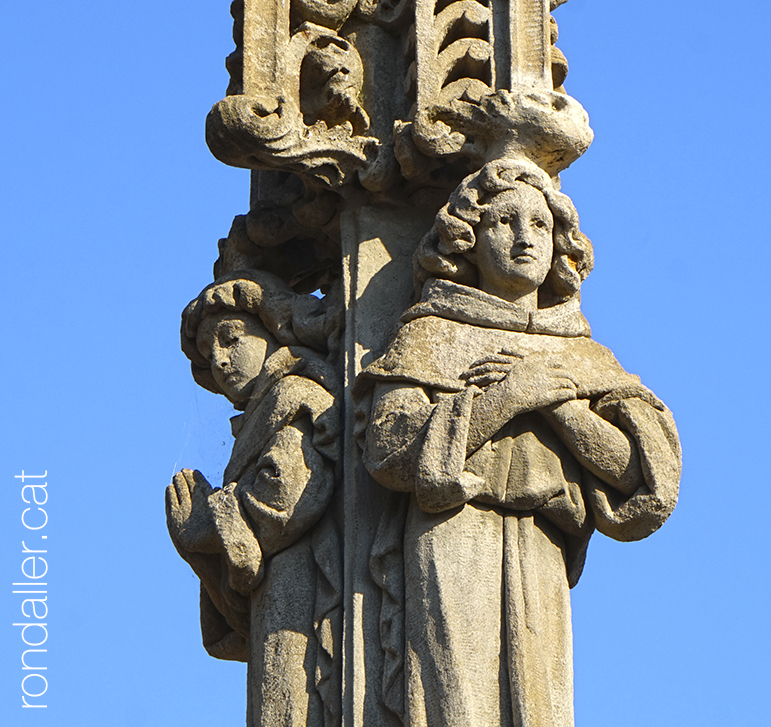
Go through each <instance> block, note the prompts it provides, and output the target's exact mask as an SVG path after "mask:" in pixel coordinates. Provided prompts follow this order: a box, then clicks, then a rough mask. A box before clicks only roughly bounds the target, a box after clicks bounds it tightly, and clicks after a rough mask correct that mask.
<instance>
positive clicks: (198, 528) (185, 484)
mask: <svg viewBox="0 0 771 727" xmlns="http://www.w3.org/2000/svg"><path fill="white" fill-rule="evenodd" d="M212 492H213V490H212V486H211V485H210V484H209V483H208V482H207V480H206V478H205V477H204V476H203V475H202V474H201V473H200V472H199V471H198V470H188V469H184V470H182V471H181V472H177V474H175V475H174V478H173V480H172V483H171V484H170V485H169V486H168V487H167V488H166V522H167V524H168V527H169V533H170V534H171V537H172V539H173V540H174V542H175V543H176V544H177V545H178V546H179V547H181V548H182V549H183V550H187V551H191V552H196V553H211V552H215V550H216V530H215V526H214V518H213V517H212V512H211V508H210V506H209V496H210V495H211V494H212Z"/></svg>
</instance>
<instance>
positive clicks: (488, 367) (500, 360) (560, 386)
mask: <svg viewBox="0 0 771 727" xmlns="http://www.w3.org/2000/svg"><path fill="white" fill-rule="evenodd" d="M460 378H461V379H463V380H464V381H465V382H466V385H467V386H476V387H478V388H480V389H483V390H486V389H488V387H491V386H493V385H495V386H496V388H500V389H502V391H501V393H505V394H506V396H507V398H508V397H511V400H512V403H514V404H516V405H517V407H518V408H519V409H520V410H521V411H533V410H535V409H542V408H544V407H547V406H551V405H553V404H560V403H562V402H565V401H570V400H572V399H575V398H576V395H577V386H578V385H577V382H576V380H575V379H574V378H573V377H572V376H571V375H570V372H569V371H568V369H567V367H566V366H565V365H564V364H563V363H562V362H560V361H559V360H557V359H556V357H555V356H553V355H552V354H548V353H529V354H526V355H523V354H520V353H517V352H514V351H510V350H507V349H502V350H501V351H500V353H497V354H492V355H489V356H485V357H484V358H481V359H479V360H478V361H475V362H474V363H473V364H471V366H470V367H469V369H468V371H466V372H464V373H463V374H461V377H460Z"/></svg>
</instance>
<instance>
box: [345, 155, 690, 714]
mask: <svg viewBox="0 0 771 727" xmlns="http://www.w3.org/2000/svg"><path fill="white" fill-rule="evenodd" d="M416 260H417V270H418V279H419V280H420V279H422V278H426V276H427V275H431V276H432V277H428V278H426V280H425V282H424V283H423V286H422V296H421V299H420V302H419V303H417V304H416V305H414V306H413V307H411V308H409V309H408V310H407V311H406V312H405V313H404V315H403V316H402V318H401V320H402V322H403V323H404V326H403V327H402V328H401V329H400V330H399V332H398V334H397V336H396V338H395V340H394V341H393V343H392V344H391V345H390V346H389V348H388V350H387V352H386V354H385V355H384V356H383V357H382V358H380V359H378V360H377V361H375V362H374V363H373V364H371V365H370V366H369V367H367V368H366V369H365V370H364V372H363V374H362V375H360V377H359V388H360V389H366V388H369V387H374V396H373V402H374V403H373V408H372V415H371V420H370V422H369V425H368V427H367V429H366V436H365V444H364V462H365V464H366V467H367V469H368V470H369V472H370V473H371V474H372V476H373V477H374V478H375V480H376V481H377V482H379V483H380V484H382V485H383V486H384V487H387V488H389V489H391V490H394V491H396V492H406V493H410V496H409V502H408V503H405V506H404V507H405V510H406V515H405V520H404V524H403V529H402V528H398V527H394V523H393V522H387V523H385V524H384V527H383V532H382V537H381V539H380V542H379V543H378V546H379V548H381V549H383V548H385V549H386V550H387V551H388V552H394V551H398V550H401V551H402V553H403V562H402V563H401V564H400V563H398V562H396V561H394V559H393V558H391V559H390V563H389V565H388V566H385V567H390V568H394V569H396V568H399V567H400V566H402V567H403V569H404V573H403V575H400V574H398V573H390V574H388V576H387V578H386V583H387V582H388V581H390V580H401V579H402V578H403V581H404V589H405V590H404V615H403V626H402V628H403V630H404V631H403V633H397V634H394V633H393V632H394V629H395V628H397V627H396V626H395V625H394V623H393V621H391V623H390V624H389V629H388V634H389V645H393V646H392V654H393V655H394V657H395V658H396V659H400V660H402V661H403V664H401V665H399V664H396V665H394V668H395V669H399V668H400V667H401V668H403V669H404V672H405V673H404V679H405V684H406V695H405V707H404V709H405V712H406V720H405V721H406V724H409V725H447V726H450V725H457V726H458V727H461V725H463V726H467V725H480V726H481V725H520V724H522V725H560V726H562V725H571V724H572V723H573V719H572V703H573V699H572V697H573V694H572V681H573V679H572V676H573V675H572V651H571V626H570V598H569V594H568V588H569V586H573V585H575V583H576V582H577V581H578V577H579V575H580V573H581V569H582V567H583V562H584V555H585V553H586V546H587V544H588V541H589V537H590V536H591V533H592V530H593V529H594V528H595V527H596V528H597V529H599V530H600V531H601V532H603V533H604V534H606V535H609V536H611V537H613V538H616V539H618V540H637V539H639V538H643V537H645V536H647V535H649V534H650V533H651V532H653V531H654V530H656V529H657V528H658V527H659V526H660V525H661V524H662V522H663V521H664V520H665V519H666V518H667V517H668V515H669V514H670V513H671V511H672V509H673V508H674V505H675V501H676V496H677V484H678V478H679V449H678V441H677V433H676V431H675V428H674V423H673V421H672V417H671V414H670V413H669V411H668V410H667V409H666V407H665V406H664V405H663V404H662V403H661V402H660V401H659V400H658V399H656V397H655V396H653V394H651V392H650V391H648V390H647V389H646V388H645V387H643V386H641V385H640V382H639V379H638V377H636V376H632V375H630V374H628V373H626V372H625V371H624V370H623V369H622V368H621V366H620V365H619V364H618V363H617V362H616V360H615V359H614V358H613V356H612V354H611V353H610V352H609V351H608V350H607V349H605V348H604V347H602V346H600V345H599V344H597V343H595V342H594V341H592V340H591V339H590V338H589V327H588V325H587V323H586V320H585V319H584V317H583V315H582V314H581V312H580V310H579V307H578V291H579V288H580V285H581V282H582V280H583V278H584V277H585V276H586V275H587V274H588V272H589V270H590V269H591V264H592V251H591V244H590V243H589V241H588V239H587V238H586V237H585V236H584V235H583V234H582V233H581V232H580V231H579V229H578V216H577V214H576V212H575V209H574V208H573V205H572V204H571V202H570V200H569V199H568V198H567V197H565V196H564V195H562V194H560V193H559V192H556V191H555V190H553V188H552V184H551V180H550V179H549V178H548V177H547V175H546V174H544V173H543V172H541V171H540V170H539V169H537V168H535V167H532V165H530V164H528V163H526V164H523V163H520V162H512V161H499V162H491V163H490V164H488V165H486V166H485V167H484V168H483V169H482V170H481V171H480V172H479V173H477V174H474V175H472V176H471V177H469V178H468V179H466V180H464V182H463V183H462V184H461V186H460V187H459V188H458V190H456V192H455V193H454V194H453V195H452V197H451V198H450V202H449V203H448V204H447V205H446V206H445V207H444V208H443V209H442V210H441V212H440V213H439V215H437V219H436V223H435V225H434V228H433V229H432V230H431V231H430V232H429V233H428V234H427V235H426V237H425V238H424V239H423V241H422V242H421V244H420V246H419V248H418V253H417V256H416ZM434 276H435V277H434ZM389 536H390V537H391V538H392V539H394V540H393V542H391V543H387V542H384V541H385V539H386V538H388V537H389ZM378 569H379V570H381V571H382V566H380V565H379V564H378ZM389 618H390V615H389ZM480 675H495V677H494V678H487V679H480Z"/></svg>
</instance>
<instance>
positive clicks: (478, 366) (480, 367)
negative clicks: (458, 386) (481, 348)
mask: <svg viewBox="0 0 771 727" xmlns="http://www.w3.org/2000/svg"><path fill="white" fill-rule="evenodd" d="M523 358H524V356H522V354H519V353H514V352H513V351H509V350H507V349H501V351H500V352H499V353H495V354H492V355H490V356H485V357H484V358H480V359H479V360H478V361H475V362H474V363H473V364H471V366H470V367H469V370H468V371H464V372H463V373H462V374H461V375H460V378H461V379H463V380H464V381H465V382H466V386H477V387H479V388H480V389H485V388H487V387H488V386H490V384H494V383H496V382H498V381H503V380H504V379H505V378H506V376H507V374H508V373H509V372H510V371H511V370H512V368H514V366H516V365H517V364H518V363H520V362H521V361H522V360H523Z"/></svg>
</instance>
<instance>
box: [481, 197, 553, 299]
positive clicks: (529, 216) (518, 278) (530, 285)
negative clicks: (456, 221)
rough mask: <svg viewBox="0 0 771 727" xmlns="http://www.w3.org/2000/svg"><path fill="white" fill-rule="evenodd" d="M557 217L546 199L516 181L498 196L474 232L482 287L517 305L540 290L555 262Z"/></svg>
mask: <svg viewBox="0 0 771 727" xmlns="http://www.w3.org/2000/svg"><path fill="white" fill-rule="evenodd" d="M553 231H554V218H553V217H552V214H551V211H550V210H549V207H548V205H547V204H546V200H545V199H544V196H543V195H542V194H541V193H540V192H539V191H538V190H537V189H535V188H534V187H531V186H530V185H528V184H524V183H522V182H518V183H517V184H516V187H515V189H511V190H507V191H505V192H502V193H501V194H498V195H496V196H495V197H494V198H493V200H492V202H491V203H490V205H489V207H488V209H487V210H486V211H485V212H484V214H483V215H482V219H481V221H480V223H479V224H478V225H477V226H476V228H475V230H474V232H475V235H476V244H475V245H474V248H473V251H472V261H473V262H474V263H475V264H476V266H477V269H478V270H479V282H480V288H481V289H482V290H484V291H485V292H487V293H491V294H493V295H497V296H498V297H500V298H504V299H505V300H510V301H514V300H517V299H519V298H521V297H523V296H525V295H527V294H529V293H532V292H534V291H536V290H537V289H538V288H539V287H540V285H541V284H542V283H543V282H544V280H546V276H547V275H548V274H549V270H550V269H551V263H552V254H553V248H554V242H553Z"/></svg>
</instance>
